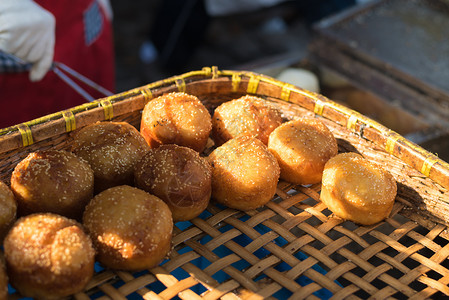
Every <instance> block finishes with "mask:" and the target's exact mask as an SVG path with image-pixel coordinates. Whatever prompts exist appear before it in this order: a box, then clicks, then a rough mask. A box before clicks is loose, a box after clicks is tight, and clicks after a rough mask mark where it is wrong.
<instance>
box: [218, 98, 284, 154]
mask: <svg viewBox="0 0 449 300" xmlns="http://www.w3.org/2000/svg"><path fill="white" fill-rule="evenodd" d="M281 123H282V115H281V112H280V111H279V110H278V109H277V108H275V107H274V106H273V105H272V104H270V103H268V102H267V101H264V100H263V99H262V98H259V97H256V96H250V95H245V96H242V97H240V98H238V99H234V100H231V101H227V102H224V103H222V104H221V105H220V106H218V107H217V108H216V109H215V111H214V115H213V117H212V124H213V127H212V136H213V139H214V141H215V143H216V144H217V145H221V144H223V143H225V142H226V141H228V140H230V139H232V138H234V137H237V136H239V135H240V134H250V135H253V136H255V137H257V138H258V139H260V140H261V141H262V142H263V143H264V144H265V145H266V144H267V143H268V136H269V135H270V133H271V132H272V131H273V130H274V129H275V128H276V127H278V126H279V125H281Z"/></svg>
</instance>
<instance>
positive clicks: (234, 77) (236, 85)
mask: <svg viewBox="0 0 449 300" xmlns="http://www.w3.org/2000/svg"><path fill="white" fill-rule="evenodd" d="M240 81H242V77H240V74H238V73H234V74H232V91H233V92H237V90H238V88H239V85H240Z"/></svg>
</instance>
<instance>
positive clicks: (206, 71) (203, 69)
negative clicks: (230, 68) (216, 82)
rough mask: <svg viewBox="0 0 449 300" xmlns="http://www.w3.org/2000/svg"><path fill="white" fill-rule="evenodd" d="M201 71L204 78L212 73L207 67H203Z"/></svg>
mask: <svg viewBox="0 0 449 300" xmlns="http://www.w3.org/2000/svg"><path fill="white" fill-rule="evenodd" d="M201 70H202V71H203V72H204V76H207V77H208V76H210V74H211V73H212V69H211V68H209V67H203V68H202V69H201Z"/></svg>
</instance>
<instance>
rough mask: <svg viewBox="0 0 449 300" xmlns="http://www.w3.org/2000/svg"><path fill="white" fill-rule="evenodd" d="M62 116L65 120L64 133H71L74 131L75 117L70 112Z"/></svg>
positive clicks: (65, 112)
mask: <svg viewBox="0 0 449 300" xmlns="http://www.w3.org/2000/svg"><path fill="white" fill-rule="evenodd" d="M62 116H63V117H64V120H65V131H67V132H71V131H73V130H75V129H76V120H75V115H74V114H73V112H71V111H70V110H67V111H64V112H63V113H62Z"/></svg>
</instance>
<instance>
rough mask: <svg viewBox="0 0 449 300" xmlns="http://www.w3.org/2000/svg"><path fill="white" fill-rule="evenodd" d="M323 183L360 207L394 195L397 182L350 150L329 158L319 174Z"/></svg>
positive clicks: (378, 202)
mask: <svg viewBox="0 0 449 300" xmlns="http://www.w3.org/2000/svg"><path fill="white" fill-rule="evenodd" d="M322 184H323V186H326V187H327V186H331V187H334V189H333V192H334V194H335V195H337V196H338V197H339V198H341V199H347V200H349V201H351V202H353V203H358V204H360V205H361V206H365V205H376V206H379V205H385V204H389V203H391V202H392V201H393V200H394V198H395V197H396V192H397V184H396V181H395V180H394V178H393V176H392V175H391V174H390V173H389V172H387V171H386V170H384V169H383V168H382V167H380V166H378V165H376V164H374V163H372V162H370V161H369V160H367V159H366V158H364V157H363V156H361V155H360V154H357V153H354V152H347V153H340V154H338V155H336V156H334V157H333V158H331V159H330V160H329V161H328V162H327V163H326V166H325V169H324V173H323V182H322Z"/></svg>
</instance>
